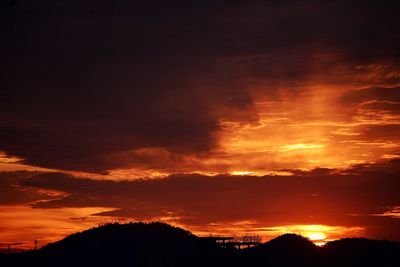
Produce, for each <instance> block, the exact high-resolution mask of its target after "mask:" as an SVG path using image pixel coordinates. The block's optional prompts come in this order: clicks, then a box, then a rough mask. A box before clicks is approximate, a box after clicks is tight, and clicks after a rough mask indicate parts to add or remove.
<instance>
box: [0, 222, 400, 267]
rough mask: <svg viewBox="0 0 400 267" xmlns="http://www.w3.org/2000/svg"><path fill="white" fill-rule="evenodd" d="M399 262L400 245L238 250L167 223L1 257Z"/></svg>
mask: <svg viewBox="0 0 400 267" xmlns="http://www.w3.org/2000/svg"><path fill="white" fill-rule="evenodd" d="M399 256H400V243H399V242H392V241H377V240H368V239H361V238H350V239H341V240H338V241H333V242H329V243H327V244H326V245H325V246H323V247H317V246H315V245H314V244H313V243H312V242H311V241H309V240H308V239H306V238H304V237H302V236H299V235H296V234H285V235H282V236H280V237H277V238H275V239H273V240H271V241H269V242H266V243H263V244H261V245H259V246H255V247H252V248H248V249H242V250H236V249H233V248H222V247H220V246H219V245H218V244H216V243H215V242H213V241H212V240H210V239H204V238H199V237H197V236H195V235H193V234H191V233H190V232H188V231H186V230H183V229H180V228H177V227H173V226H170V225H168V224H164V223H129V224H117V223H114V224H107V225H103V226H100V227H97V228H92V229H89V230H86V231H83V232H80V233H76V234H73V235H70V236H68V237H66V238H64V239H63V240H60V241H58V242H55V243H51V244H49V245H46V246H44V247H42V248H41V249H39V250H31V251H25V252H22V253H12V254H0V266H138V267H142V266H143V267H147V266H171V267H172V266H174V267H181V266H188V267H189V266H195V267H196V266H207V267H213V266H220V267H221V266H232V267H236V266H300V267H301V266H328V267H330V266H352V267H354V266H399V265H398V264H399V263H398V262H399Z"/></svg>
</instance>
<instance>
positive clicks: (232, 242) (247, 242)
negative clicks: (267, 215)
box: [201, 235, 261, 249]
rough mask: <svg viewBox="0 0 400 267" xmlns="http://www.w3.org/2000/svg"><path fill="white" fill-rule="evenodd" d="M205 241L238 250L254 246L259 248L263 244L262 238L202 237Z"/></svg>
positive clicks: (255, 236)
mask: <svg viewBox="0 0 400 267" xmlns="http://www.w3.org/2000/svg"><path fill="white" fill-rule="evenodd" d="M201 238H202V239H205V240H210V241H213V242H215V244H217V245H219V246H220V247H222V248H236V249H244V248H251V247H254V246H258V245H260V244H261V236H257V235H254V236H239V237H234V236H207V237H201Z"/></svg>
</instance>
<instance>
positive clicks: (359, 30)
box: [0, 0, 400, 172]
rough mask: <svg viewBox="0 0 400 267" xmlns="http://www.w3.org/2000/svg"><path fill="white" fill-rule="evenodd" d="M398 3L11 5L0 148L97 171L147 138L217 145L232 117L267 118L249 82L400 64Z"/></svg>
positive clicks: (196, 146) (33, 160)
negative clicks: (259, 112)
mask: <svg viewBox="0 0 400 267" xmlns="http://www.w3.org/2000/svg"><path fill="white" fill-rule="evenodd" d="M398 10H399V6H398V4H397V3H396V2H394V1H386V2H385V3H379V4H377V3H376V2H373V1H364V2H363V3H362V4H360V3H358V2H357V1H352V2H349V1H326V2H324V3H322V4H321V3H317V2H315V1H201V2H198V3H193V1H191V2H181V1H168V2H165V1H152V2H151V3H149V2H144V1H118V3H116V2H115V1H92V0H85V1H79V2H71V1H64V0H63V1H41V2H40V3H38V2H29V1H18V5H17V6H9V5H6V4H4V3H2V8H1V11H0V12H1V17H2V21H1V23H2V24H1V28H0V33H1V35H2V36H3V38H2V40H3V41H2V42H1V44H0V54H1V58H2V64H1V76H2V77H1V79H0V87H1V90H0V114H1V115H0V123H1V127H0V149H1V150H3V151H5V152H6V153H8V154H10V155H14V156H18V157H21V158H24V159H25V161H26V163H28V164H33V165H38V166H44V167H50V168H59V169H68V170H83V171H92V172H104V171H106V170H109V169H113V168H118V167H124V166H126V165H127V164H128V165H129V160H126V159H125V160H121V161H115V160H110V157H111V158H112V157H113V156H114V155H115V154H117V155H119V154H121V153H125V152H129V151H135V150H140V149H143V148H157V149H164V150H166V151H169V152H172V153H174V154H177V155H178V157H179V155H182V154H184V155H185V154H202V153H206V152H208V151H210V150H212V149H213V148H214V147H215V144H216V141H217V133H218V131H219V129H220V128H219V127H220V126H219V123H218V122H219V121H220V120H221V119H229V120H236V121H241V122H249V121H254V120H257V116H256V115H254V114H253V112H252V103H253V99H252V97H251V95H252V94H251V92H249V87H251V85H254V84H257V83H260V82H262V83H264V84H266V85H267V86H265V87H263V90H262V91H263V94H264V95H265V96H266V97H274V95H277V91H278V89H279V88H280V86H281V85H282V84H290V85H291V87H290V88H291V90H292V91H294V92H295V91H296V90H298V89H299V88H301V85H302V84H303V83H304V82H307V81H308V80H310V79H315V78H316V77H317V78H318V77H320V78H321V77H322V78H323V79H326V80H329V81H335V82H340V81H342V82H344V81H345V82H348V81H349V78H346V77H345V78H343V77H342V76H343V73H346V72H347V71H348V70H351V71H352V72H351V73H354V71H355V68H356V66H358V65H359V64H361V65H363V64H364V65H365V64H370V63H376V62H378V63H382V62H384V63H385V64H389V65H391V64H392V62H393V61H397V60H398V59H399V52H398V47H399V38H400V37H399V35H398V34H397V28H396V25H398V24H399V21H398V20H399V17H398ZM326 54H334V55H338V56H335V57H334V58H330V57H327V58H326V57H324V55H326ZM337 64H339V65H340V66H341V67H340V68H339V71H338V67H337ZM357 71H360V72H362V71H363V70H362V69H361V70H357ZM388 71H389V70H388ZM382 77H383V78H382ZM382 77H381V78H380V80H379V82H382V79H384V80H385V81H386V82H391V83H393V82H396V81H398V77H397V76H394V77H391V78H384V77H386V76H382ZM131 161H134V159H132V160H131Z"/></svg>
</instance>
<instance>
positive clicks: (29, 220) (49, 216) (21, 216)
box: [0, 205, 113, 249]
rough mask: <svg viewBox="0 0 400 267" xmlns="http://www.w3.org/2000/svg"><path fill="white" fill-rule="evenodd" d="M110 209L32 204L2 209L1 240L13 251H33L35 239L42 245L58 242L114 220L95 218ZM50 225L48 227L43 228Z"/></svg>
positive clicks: (0, 207) (0, 212) (3, 207)
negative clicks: (52, 206)
mask: <svg viewBox="0 0 400 267" xmlns="http://www.w3.org/2000/svg"><path fill="white" fill-rule="evenodd" d="M110 210H113V209H110V208H94V207H85V208H59V209H33V208H32V207H30V206H28V205H12V206H6V205H2V206H0V229H7V231H0V240H1V242H2V243H3V244H11V245H12V248H13V249H16V248H17V249H32V248H33V246H34V240H38V244H39V246H43V245H45V244H47V243H49V242H54V241H57V240H59V239H61V238H63V237H65V236H67V235H68V234H72V233H75V232H77V231H82V230H85V229H88V228H90V227H94V226H98V225H99V224H103V223H106V222H108V221H110V219H109V218H107V217H99V216H93V214H95V213H99V212H105V211H110ZM43 226H46V227H43Z"/></svg>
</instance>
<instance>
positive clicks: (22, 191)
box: [0, 171, 47, 205]
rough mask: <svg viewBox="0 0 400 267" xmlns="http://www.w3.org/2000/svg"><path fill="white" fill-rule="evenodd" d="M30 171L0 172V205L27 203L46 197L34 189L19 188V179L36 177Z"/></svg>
mask: <svg viewBox="0 0 400 267" xmlns="http://www.w3.org/2000/svg"><path fill="white" fill-rule="evenodd" d="M36 175H37V174H36V173H31V172H23V171H21V172H0V205H15V204H27V203H29V202H33V201H38V200H41V199H44V198H45V199H47V196H46V197H44V196H43V195H42V194H39V193H38V192H37V189H35V190H27V189H26V188H21V187H20V186H19V182H20V181H21V179H27V178H29V177H36Z"/></svg>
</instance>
